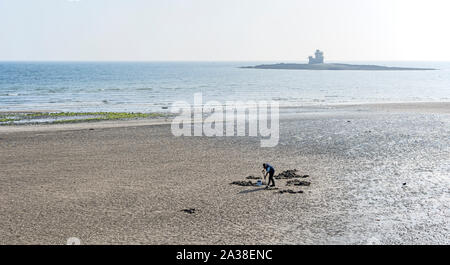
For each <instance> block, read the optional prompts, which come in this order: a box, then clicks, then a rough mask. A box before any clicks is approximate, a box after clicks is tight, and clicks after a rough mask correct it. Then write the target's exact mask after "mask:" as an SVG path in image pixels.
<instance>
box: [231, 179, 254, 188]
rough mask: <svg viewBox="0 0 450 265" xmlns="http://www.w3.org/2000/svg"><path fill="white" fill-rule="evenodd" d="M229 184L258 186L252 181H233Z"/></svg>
mask: <svg viewBox="0 0 450 265" xmlns="http://www.w3.org/2000/svg"><path fill="white" fill-rule="evenodd" d="M230 185H238V186H243V187H249V186H258V185H256V183H253V182H252V181H250V180H249V181H241V180H239V181H233V182H231V183H230Z"/></svg>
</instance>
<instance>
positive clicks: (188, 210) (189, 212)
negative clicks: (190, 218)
mask: <svg viewBox="0 0 450 265" xmlns="http://www.w3.org/2000/svg"><path fill="white" fill-rule="evenodd" d="M181 211H182V212H185V213H188V214H194V213H195V211H196V210H195V208H189V209H183V210H181Z"/></svg>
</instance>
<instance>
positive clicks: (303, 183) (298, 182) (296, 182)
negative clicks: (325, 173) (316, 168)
mask: <svg viewBox="0 0 450 265" xmlns="http://www.w3.org/2000/svg"><path fill="white" fill-rule="evenodd" d="M309 185H311V182H309V181H305V180H299V179H294V180H288V181H287V182H286V186H309Z"/></svg>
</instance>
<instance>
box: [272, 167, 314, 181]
mask: <svg viewBox="0 0 450 265" xmlns="http://www.w3.org/2000/svg"><path fill="white" fill-rule="evenodd" d="M307 177H309V175H303V176H302V175H299V174H297V169H290V170H286V171H283V172H281V173H280V174H278V175H275V177H274V178H275V179H293V178H307Z"/></svg>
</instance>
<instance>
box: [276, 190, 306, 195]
mask: <svg viewBox="0 0 450 265" xmlns="http://www.w3.org/2000/svg"><path fill="white" fill-rule="evenodd" d="M276 193H279V194H284V193H288V194H298V193H303V191H302V190H299V191H294V190H280V191H277V192H276Z"/></svg>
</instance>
